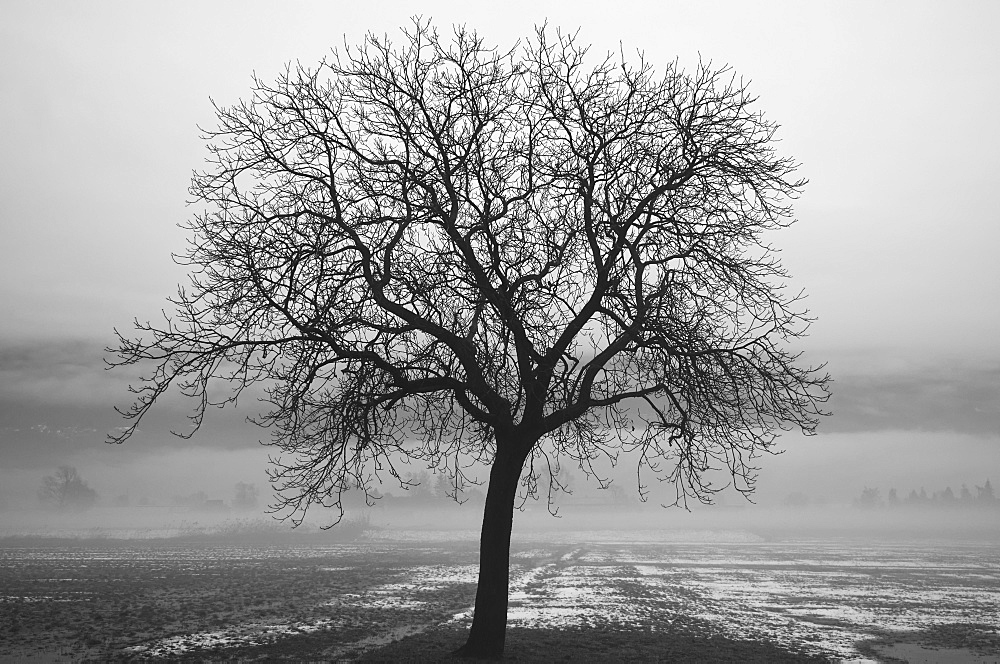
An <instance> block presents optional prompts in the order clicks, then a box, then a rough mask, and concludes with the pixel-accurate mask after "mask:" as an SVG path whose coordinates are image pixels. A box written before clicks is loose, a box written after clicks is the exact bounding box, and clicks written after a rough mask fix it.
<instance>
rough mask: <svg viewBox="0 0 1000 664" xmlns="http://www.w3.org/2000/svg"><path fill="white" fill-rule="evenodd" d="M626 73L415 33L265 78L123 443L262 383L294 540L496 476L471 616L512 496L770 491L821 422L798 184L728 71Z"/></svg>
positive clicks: (235, 137) (555, 41)
mask: <svg viewBox="0 0 1000 664" xmlns="http://www.w3.org/2000/svg"><path fill="white" fill-rule="evenodd" d="M636 60H637V62H635V63H631V62H630V61H629V60H628V59H626V58H625V57H624V56H621V55H617V56H616V55H608V56H606V57H594V56H593V55H592V54H590V53H588V49H587V48H585V47H583V46H581V45H580V44H579V43H578V41H577V39H576V37H575V36H574V35H567V34H564V33H561V32H558V31H555V32H554V33H553V31H551V30H549V29H547V28H541V29H539V30H538V31H537V33H536V34H535V35H534V36H533V37H532V38H531V39H529V40H527V41H526V42H524V43H523V44H521V45H518V46H516V47H515V48H513V49H511V50H509V51H507V50H500V49H497V48H492V47H489V46H487V45H486V44H485V43H484V41H483V39H482V38H481V37H479V36H478V35H476V34H475V33H473V32H471V31H469V30H466V29H465V28H456V29H454V30H453V33H452V34H451V35H449V36H446V37H443V36H442V35H440V34H439V33H438V32H437V31H436V30H435V29H434V28H433V27H431V26H430V25H429V24H427V23H425V22H422V21H419V20H418V21H415V22H414V25H413V26H412V27H411V28H410V29H408V30H404V33H403V39H402V40H401V42H400V43H399V44H394V43H393V42H392V41H391V40H390V39H389V38H388V37H379V36H376V35H369V36H368V37H367V38H366V39H365V41H364V43H363V44H362V45H361V46H359V47H346V48H345V49H344V50H343V52H341V53H337V52H334V53H333V54H332V55H331V56H330V57H329V58H327V59H326V60H324V61H323V62H321V63H319V65H318V66H315V67H311V68H310V67H306V66H303V65H294V66H292V65H289V66H288V67H287V68H286V70H285V71H284V72H283V73H282V74H281V75H280V76H279V77H278V78H277V80H276V82H274V83H268V82H265V81H263V80H261V79H259V78H256V77H255V78H254V84H253V90H252V93H251V95H250V97H249V98H248V99H247V100H245V101H241V102H239V103H237V104H235V105H233V106H221V105H217V106H216V113H217V116H218V121H219V123H218V126H217V127H215V128H211V129H208V130H205V138H206V141H207V145H208V150H209V155H210V157H209V161H208V165H207V167H206V168H205V170H203V171H200V172H198V173H196V174H195V176H194V178H193V183H192V186H191V194H192V196H193V198H194V200H195V202H196V203H199V204H201V205H202V206H204V207H203V211H201V212H199V213H197V214H196V215H195V216H194V217H193V218H192V219H191V220H190V221H189V222H188V223H187V225H186V228H187V229H188V231H189V234H190V245H189V247H188V249H187V250H186V251H185V252H184V253H183V254H182V255H181V256H179V257H177V259H178V260H179V261H180V262H181V263H183V264H184V265H187V266H189V268H190V271H191V276H190V284H189V285H188V286H187V287H186V288H182V289H180V290H179V292H178V295H177V296H176V297H175V298H173V299H172V300H171V301H172V302H173V305H174V309H175V311H174V312H173V313H171V314H169V315H166V318H165V320H164V321H162V322H160V323H158V324H151V323H140V322H139V321H136V324H137V327H138V330H139V332H140V335H139V336H138V337H136V338H129V337H126V336H123V335H119V342H120V343H119V345H118V347H116V348H114V349H111V350H112V351H113V352H115V353H116V354H117V355H118V359H117V360H115V361H114V362H113V364H116V365H120V364H133V363H137V362H141V363H143V364H147V365H151V366H153V367H154V368H153V369H152V372H151V373H150V374H149V375H148V376H147V377H146V378H145V379H144V380H143V382H142V383H141V384H140V385H139V386H137V387H136V388H135V391H136V393H137V394H136V400H135V402H134V403H133V405H132V407H131V408H130V409H128V410H126V411H125V415H126V416H127V417H129V418H131V419H132V423H131V427H130V428H128V429H126V430H124V431H123V432H121V433H119V434H115V435H114V436H112V438H111V440H112V441H113V442H122V441H124V440H126V439H127V438H129V437H130V436H132V435H133V434H134V433H135V427H136V425H137V424H138V422H139V421H140V420H141V418H142V417H143V416H144V415H145V413H146V412H147V411H148V410H149V408H150V407H151V406H152V405H153V404H154V403H155V402H156V401H157V399H159V398H160V397H161V396H162V395H163V394H164V393H165V392H166V391H167V390H168V389H169V387H170V386H171V385H174V384H176V385H177V386H178V387H179V389H180V390H181V392H183V393H184V394H186V395H187V396H189V397H191V398H192V399H193V402H194V411H193V413H192V421H193V427H192V429H191V430H190V431H188V432H186V433H185V434H184V435H191V434H193V433H194V431H195V430H197V428H198V427H199V426H200V425H201V423H202V421H203V417H204V415H205V412H206V408H207V407H208V406H209V405H215V404H218V405H225V404H231V403H235V401H236V400H237V399H238V398H239V397H240V396H241V395H243V394H244V393H246V392H247V390H248V389H250V388H252V387H254V386H258V385H259V386H260V387H261V388H262V389H263V390H264V394H266V397H265V403H266V405H265V408H264V409H263V412H261V413H260V414H259V415H258V416H257V417H256V421H257V422H258V423H259V424H261V425H262V426H264V427H266V428H268V429H269V430H270V432H271V436H272V438H271V441H270V444H271V445H273V446H275V447H276V448H277V450H278V453H277V454H276V456H275V457H274V458H273V462H274V469H273V474H272V479H273V482H274V484H275V489H276V492H277V494H276V495H277V496H278V501H279V507H282V508H285V509H287V510H288V513H290V514H292V515H293V518H296V519H298V518H301V517H302V515H303V513H304V512H305V510H306V509H308V508H309V506H310V505H313V504H320V505H327V506H337V507H339V505H340V500H341V498H340V496H341V494H342V492H343V491H345V490H347V489H350V488H353V487H361V488H363V489H364V490H366V491H372V490H374V489H375V488H376V487H377V485H378V484H379V482H381V481H383V480H385V479H386V478H387V476H393V477H396V478H397V479H398V478H399V476H400V474H399V472H398V471H397V470H396V465H397V464H398V462H399V460H400V459H404V458H407V459H417V460H420V461H422V462H424V463H426V464H427V465H428V466H432V467H438V468H447V469H448V470H449V471H450V472H451V474H452V476H453V477H454V478H455V480H454V481H455V484H456V486H461V485H462V484H463V483H464V482H466V481H473V480H475V479H476V478H474V477H467V476H466V472H467V471H468V469H469V468H470V467H471V466H470V464H477V463H478V464H480V465H482V466H486V467H488V468H490V480H489V491H488V493H487V502H486V515H485V518H484V527H483V548H484V551H485V549H486V548H487V544H490V546H491V547H492V546H493V544H496V545H497V546H499V548H500V552H501V554H502V555H503V556H504V558H505V559H504V563H503V564H504V570H503V573H502V575H500V573H499V572H497V575H498V576H496V575H495V576H493V577H491V579H492V580H491V581H490V582H489V583H486V581H484V578H485V577H484V575H487V570H486V567H487V565H486V563H485V562H484V563H482V566H481V571H480V594H481V595H482V593H483V592H484V590H483V589H484V585H491V584H492V585H494V586H496V589H495V593H494V594H495V595H496V594H497V593H500V592H501V591H500V590H499V587H500V585H501V584H502V585H503V589H502V593H503V602H502V604H503V606H502V608H503V612H504V614H505V611H506V579H507V577H506V564H507V562H506V553H505V552H506V551H509V538H510V518H511V517H510V511H511V508H512V504H513V497H514V494H515V492H516V488H517V486H518V482H519V478H521V479H520V481H521V482H523V486H525V487H526V489H527V490H528V491H533V490H536V489H537V488H538V486H540V484H539V483H538V481H537V480H538V479H539V477H540V476H541V475H547V476H550V477H553V478H555V477H557V475H558V469H559V464H560V463H569V464H571V465H572V466H574V467H579V468H581V469H583V470H584V472H587V473H596V474H598V475H600V468H601V464H600V463H598V460H599V459H601V458H604V459H607V460H609V461H614V460H617V459H618V457H619V455H620V454H623V453H624V454H625V455H626V456H629V457H630V458H633V459H635V462H636V467H637V471H638V473H639V477H640V485H643V484H644V482H645V480H644V479H642V478H644V477H658V478H660V479H662V480H664V481H666V482H668V483H670V484H672V485H673V486H674V487H675V495H676V502H679V503H686V501H687V500H688V499H689V498H695V499H701V500H708V499H709V498H710V496H711V493H712V491H714V490H715V489H716V488H717V485H715V484H712V483H711V481H710V480H709V479H708V477H709V474H710V471H712V470H713V469H715V470H719V469H721V470H722V471H725V473H726V475H727V476H728V477H729V478H730V479H729V481H730V482H732V483H733V485H734V486H735V487H736V488H737V489H738V490H740V491H743V492H747V493H748V492H750V491H752V489H753V481H754V472H755V470H756V469H755V465H754V459H755V458H756V457H757V456H758V455H760V454H761V453H762V452H766V451H769V450H771V449H772V447H773V445H774V441H775V435H776V433H777V432H778V431H780V430H781V429H784V428H797V429H800V430H802V431H804V432H806V433H812V432H813V431H814V428H815V426H816V424H817V419H818V416H819V415H820V414H821V413H822V403H823V401H824V400H825V398H826V382H827V377H826V376H825V375H824V374H823V373H822V372H821V371H820V370H819V369H818V368H814V367H809V366H800V362H799V359H800V358H799V355H798V354H797V353H796V352H795V351H794V350H793V349H790V348H788V344H789V342H791V341H793V340H794V339H795V338H797V337H799V336H801V335H803V334H804V333H805V332H806V329H807V328H808V325H809V322H810V319H809V317H808V313H807V311H806V310H805V308H804V307H803V306H802V301H801V294H800V293H799V292H797V291H790V290H788V288H787V287H786V285H785V283H784V282H785V279H786V277H787V275H786V274H785V272H784V271H783V269H782V267H781V265H780V264H779V262H778V260H777V259H776V258H775V255H774V252H773V250H772V249H771V247H770V246H768V244H767V243H766V240H765V237H764V236H765V233H767V232H769V231H772V230H775V229H779V228H781V227H784V226H786V225H788V224H789V223H791V222H792V210H791V201H792V200H793V199H794V198H795V197H796V196H797V195H798V193H799V192H800V190H801V188H802V187H803V185H804V180H802V179H800V178H798V177H796V176H795V169H796V166H797V165H796V163H795V162H794V161H793V160H792V159H790V158H788V157H783V156H780V155H778V154H777V152H776V150H775V131H776V125H774V124H773V123H771V122H770V121H768V120H766V119H765V118H764V116H763V114H762V113H761V111H760V110H759V109H758V108H757V105H756V99H755V98H754V97H753V96H751V95H750V93H749V91H748V87H747V85H746V84H745V83H744V82H743V81H742V80H741V79H739V78H738V77H737V76H736V75H735V74H734V73H733V72H732V71H731V70H730V69H729V68H726V67H722V68H713V67H712V66H711V65H710V64H704V63H703V64H699V65H698V67H697V68H696V69H695V70H694V71H693V72H685V71H683V70H682V69H681V68H680V67H679V66H678V65H677V64H676V63H671V64H668V65H667V66H666V68H665V71H663V72H662V73H657V72H656V71H655V70H654V68H653V67H652V66H651V65H650V64H649V63H648V62H646V61H645V60H644V59H643V57H642V56H641V55H640V56H637V57H636ZM216 386H218V389H216ZM543 484H545V485H546V486H552V483H551V482H548V483H543ZM491 505H492V506H491ZM491 514H492V516H491ZM491 524H492V525H491ZM504 529H506V535H505V537H506V548H504V545H503V536H502V535H503V533H502V531H503V530H504ZM490 533H492V534H490ZM494 536H496V537H497V538H499V539H497V540H496V541H494V540H491V539H489V538H490V537H494ZM482 555H484V556H485V555H486V554H485V553H484V554H482ZM496 596H497V597H498V596H499V595H496ZM480 599H482V597H480V598H478V599H477V608H476V615H477V618H476V621H477V622H479V620H480V614H483V615H485V614H487V613H490V612H489V611H487V610H486V609H485V608H484V607H481V606H480V603H479V602H480ZM484 601H485V600H484ZM497 601H499V600H497ZM484 606H485V605H484ZM494 613H496V612H494ZM498 619H499V618H494V619H493V621H494V622H495V621H496V620H498ZM483 620H486V618H484V619H483ZM476 629H477V628H476V626H475V623H474V627H473V633H474V635H475V633H476ZM495 631H496V630H493V632H491V633H493V634H494V637H491V638H493V640H492V641H491V643H492V645H490V646H482V648H479V649H478V650H476V649H475V648H474V649H473V651H475V652H487V651H491V650H490V649H491V648H492V651H493V652H495V650H496V638H495ZM474 641H475V639H470V644H472V643H473V642H474ZM476 642H477V643H485V641H476ZM502 645H503V640H502V631H501V635H500V639H499V647H500V649H501V651H502ZM470 652H472V651H470Z"/></svg>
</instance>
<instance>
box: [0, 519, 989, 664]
mask: <svg viewBox="0 0 1000 664" xmlns="http://www.w3.org/2000/svg"><path fill="white" fill-rule="evenodd" d="M477 546H478V542H477V538H476V534H475V532H474V531H468V530H461V531H436V530H388V529H386V530H377V531H371V532H369V533H368V534H366V535H365V536H363V537H360V538H358V539H356V540H354V541H342V542H322V541H319V540H318V539H316V540H314V541H307V540H305V539H300V540H298V541H296V542H295V543H294V544H287V543H286V544H280V543H275V542H273V541H272V542H270V543H268V544H258V545H253V544H250V543H236V542H232V541H230V542H224V541H212V540H197V539H189V540H179V539H161V540H149V541H139V540H112V539H109V540H106V541H97V540H78V541H75V542H70V541H67V540H54V539H52V540H45V539H39V538H30V539H27V538H21V539H19V538H8V539H6V540H3V542H2V544H0V660H3V661H7V660H12V659H15V660H19V661H20V660H25V659H26V660H28V661H31V660H33V659H35V660H37V661H53V660H72V661H81V660H88V659H89V660H93V661H107V660H128V659H161V658H163V659H191V660H206V659H207V660H213V659H214V660H229V659H240V660H254V659H268V660H270V659H290V660H302V659H309V660H321V659H327V660H330V659H374V660H379V659H382V660H399V659H434V658H437V657H441V656H443V655H445V654H446V653H448V652H450V651H451V650H453V649H454V648H456V647H458V646H459V645H461V643H462V641H463V637H464V634H465V632H466V630H467V628H468V625H469V623H470V615H469V614H470V608H471V605H472V603H473V599H474V595H475V582H476V566H475V565H476V560H477ZM998 607H1000V550H998V549H997V547H996V545H995V543H986V542H967V543H959V542H937V543H928V542H922V543H914V542H903V541H890V542H881V543H877V544H872V543H870V542H869V543H865V544H862V543H860V542H858V541H856V540H851V539H845V538H825V539H784V540H781V541H776V540H770V541H769V540H765V539H762V538H760V537H757V536H754V535H751V534H749V533H741V532H734V531H727V532H711V531H704V532H696V531H688V532H669V531H660V530H657V531H652V530H650V531H642V530H633V531H629V532H613V531H609V530H601V531H590V532H586V531H562V532H549V533H544V532H528V533H521V534H518V535H516V536H515V542H514V548H513V559H512V594H511V604H510V609H509V625H510V628H509V632H508V646H507V655H508V657H509V658H512V659H519V660H541V661H558V660H564V661H580V660H588V659H589V660H592V661H602V660H614V659H626V658H635V659H642V660H656V659H660V660H670V661H732V662H742V661H761V662H765V661H766V662H775V661H810V660H812V661H898V660H903V661H906V660H908V661H912V662H920V661H952V662H981V661H988V662H994V661H998V659H1000V634H998V632H997V626H998V625H1000V608H998ZM890 656H894V657H896V658H898V659H897V660H891V659H889V657H890Z"/></svg>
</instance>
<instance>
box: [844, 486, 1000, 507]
mask: <svg viewBox="0 0 1000 664" xmlns="http://www.w3.org/2000/svg"><path fill="white" fill-rule="evenodd" d="M854 504H855V505H856V506H857V507H860V508H863V509H876V508H880V507H889V508H898V507H920V508H923V507H947V508H958V507H961V508H966V507H968V508H973V507H997V506H1000V501H998V500H997V497H996V494H995V493H994V490H993V485H992V484H991V483H990V481H989V480H988V479H987V480H986V483H985V484H984V485H983V486H978V485H976V486H975V492H974V493H973V491H971V490H970V489H969V487H968V486H966V485H965V484H963V485H962V488H961V489H959V491H958V493H956V492H955V491H952V488H951V487H950V486H949V487H945V488H944V490H943V491H934V492H933V493H930V494H928V493H927V491H926V489H924V488H923V487H921V488H920V491H917V490H916V489H911V490H910V492H909V493H908V494H907V495H906V496H905V497H900V494H899V493H898V492H897V491H896V489H895V488H892V489H889V492H888V493H887V494H886V496H885V498H884V499H883V497H882V494H881V492H880V491H879V490H878V489H877V488H872V487H865V488H864V489H863V490H862V491H861V496H860V497H858V498H857V499H855V501H854Z"/></svg>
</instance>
